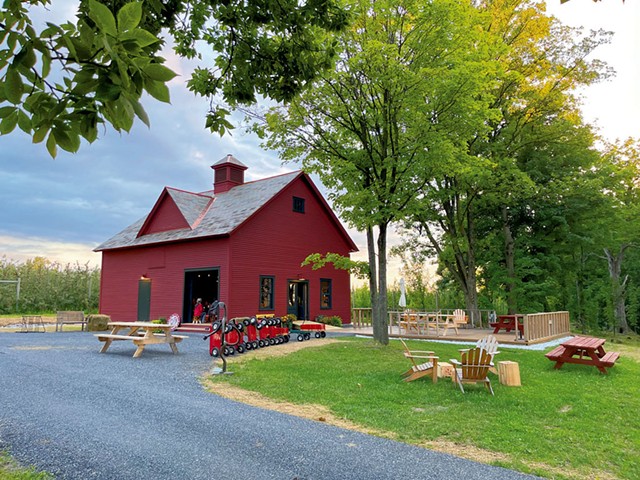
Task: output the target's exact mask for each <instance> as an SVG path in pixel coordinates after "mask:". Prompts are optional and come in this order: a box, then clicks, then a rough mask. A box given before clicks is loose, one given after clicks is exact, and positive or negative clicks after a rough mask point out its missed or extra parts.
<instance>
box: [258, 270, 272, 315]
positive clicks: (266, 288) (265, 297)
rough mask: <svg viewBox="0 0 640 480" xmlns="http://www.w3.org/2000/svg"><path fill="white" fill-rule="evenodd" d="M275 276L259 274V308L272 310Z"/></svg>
mask: <svg viewBox="0 0 640 480" xmlns="http://www.w3.org/2000/svg"><path fill="white" fill-rule="evenodd" d="M274 283H275V277H274V276H271V275H260V310H273V298H274V295H273V291H274Z"/></svg>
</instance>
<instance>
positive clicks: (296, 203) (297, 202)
mask: <svg viewBox="0 0 640 480" xmlns="http://www.w3.org/2000/svg"><path fill="white" fill-rule="evenodd" d="M293 211H294V212H297V213H304V198H300V197H293Z"/></svg>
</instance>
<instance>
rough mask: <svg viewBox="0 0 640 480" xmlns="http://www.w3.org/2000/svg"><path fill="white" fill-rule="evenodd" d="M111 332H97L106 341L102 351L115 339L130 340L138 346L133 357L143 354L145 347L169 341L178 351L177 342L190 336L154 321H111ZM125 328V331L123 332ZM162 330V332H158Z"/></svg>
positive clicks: (99, 338)
mask: <svg viewBox="0 0 640 480" xmlns="http://www.w3.org/2000/svg"><path fill="white" fill-rule="evenodd" d="M107 326H109V327H111V333H97V334H95V336H96V337H98V340H100V341H101V342H104V345H103V346H102V348H101V349H100V353H104V352H106V351H107V350H108V349H109V347H110V346H111V343H112V342H113V341H114V340H130V341H132V342H133V343H134V345H136V347H138V348H137V349H136V351H135V353H134V354H133V358H138V357H139V356H140V355H142V352H143V351H144V347H146V346H147V345H152V344H157V343H168V344H169V346H170V347H171V350H172V351H173V353H178V347H176V343H178V342H181V341H182V339H184V338H188V337H185V336H183V335H173V334H172V333H171V329H172V328H173V327H172V326H171V325H167V324H166V323H165V324H163V323H153V322H109V323H108V324H107ZM122 330H125V332H122ZM158 331H160V332H161V333H157V332H158Z"/></svg>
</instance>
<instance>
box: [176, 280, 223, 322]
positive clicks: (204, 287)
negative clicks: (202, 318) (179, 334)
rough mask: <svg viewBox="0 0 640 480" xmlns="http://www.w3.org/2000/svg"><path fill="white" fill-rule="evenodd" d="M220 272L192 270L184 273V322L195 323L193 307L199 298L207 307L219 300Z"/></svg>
mask: <svg viewBox="0 0 640 480" xmlns="http://www.w3.org/2000/svg"><path fill="white" fill-rule="evenodd" d="M218 281H219V270H218V269H217V268H202V269H191V270H185V271H184V298H183V302H182V305H183V306H182V322H183V323H190V322H192V321H193V307H194V306H195V303H196V300H197V299H198V298H201V299H202V302H203V303H204V304H205V305H210V304H212V303H213V302H214V301H216V300H219V298H218V294H219V290H218Z"/></svg>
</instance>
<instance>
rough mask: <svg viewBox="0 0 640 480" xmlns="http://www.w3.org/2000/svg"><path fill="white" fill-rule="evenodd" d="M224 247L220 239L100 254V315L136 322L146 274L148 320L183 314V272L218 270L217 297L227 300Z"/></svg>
mask: <svg viewBox="0 0 640 480" xmlns="http://www.w3.org/2000/svg"><path fill="white" fill-rule="evenodd" d="M227 248H228V239H226V238H221V239H216V240H209V241H204V240H202V241H197V242H185V243H174V244H167V245H164V246H155V247H146V248H131V249H126V250H110V251H105V252H103V254H102V280H101V284H100V312H101V313H103V314H105V315H110V316H111V319H112V320H114V321H129V320H136V319H137V312H138V281H139V280H140V277H141V276H142V275H145V276H146V277H148V278H150V279H151V318H152V319H154V318H159V317H165V318H167V317H168V316H169V315H171V314H172V313H174V312H175V313H179V314H180V315H182V303H183V294H184V271H185V270H186V269H196V268H205V267H206V268H219V271H220V276H219V278H220V284H219V289H220V296H221V299H222V300H223V301H226V300H224V298H226V295H227V293H228V291H229V285H228V275H227V272H228V270H229V266H228V258H229V255H228V254H227ZM159 258H163V259H164V261H163V264H162V265H161V264H159V261H158V259H159Z"/></svg>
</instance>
